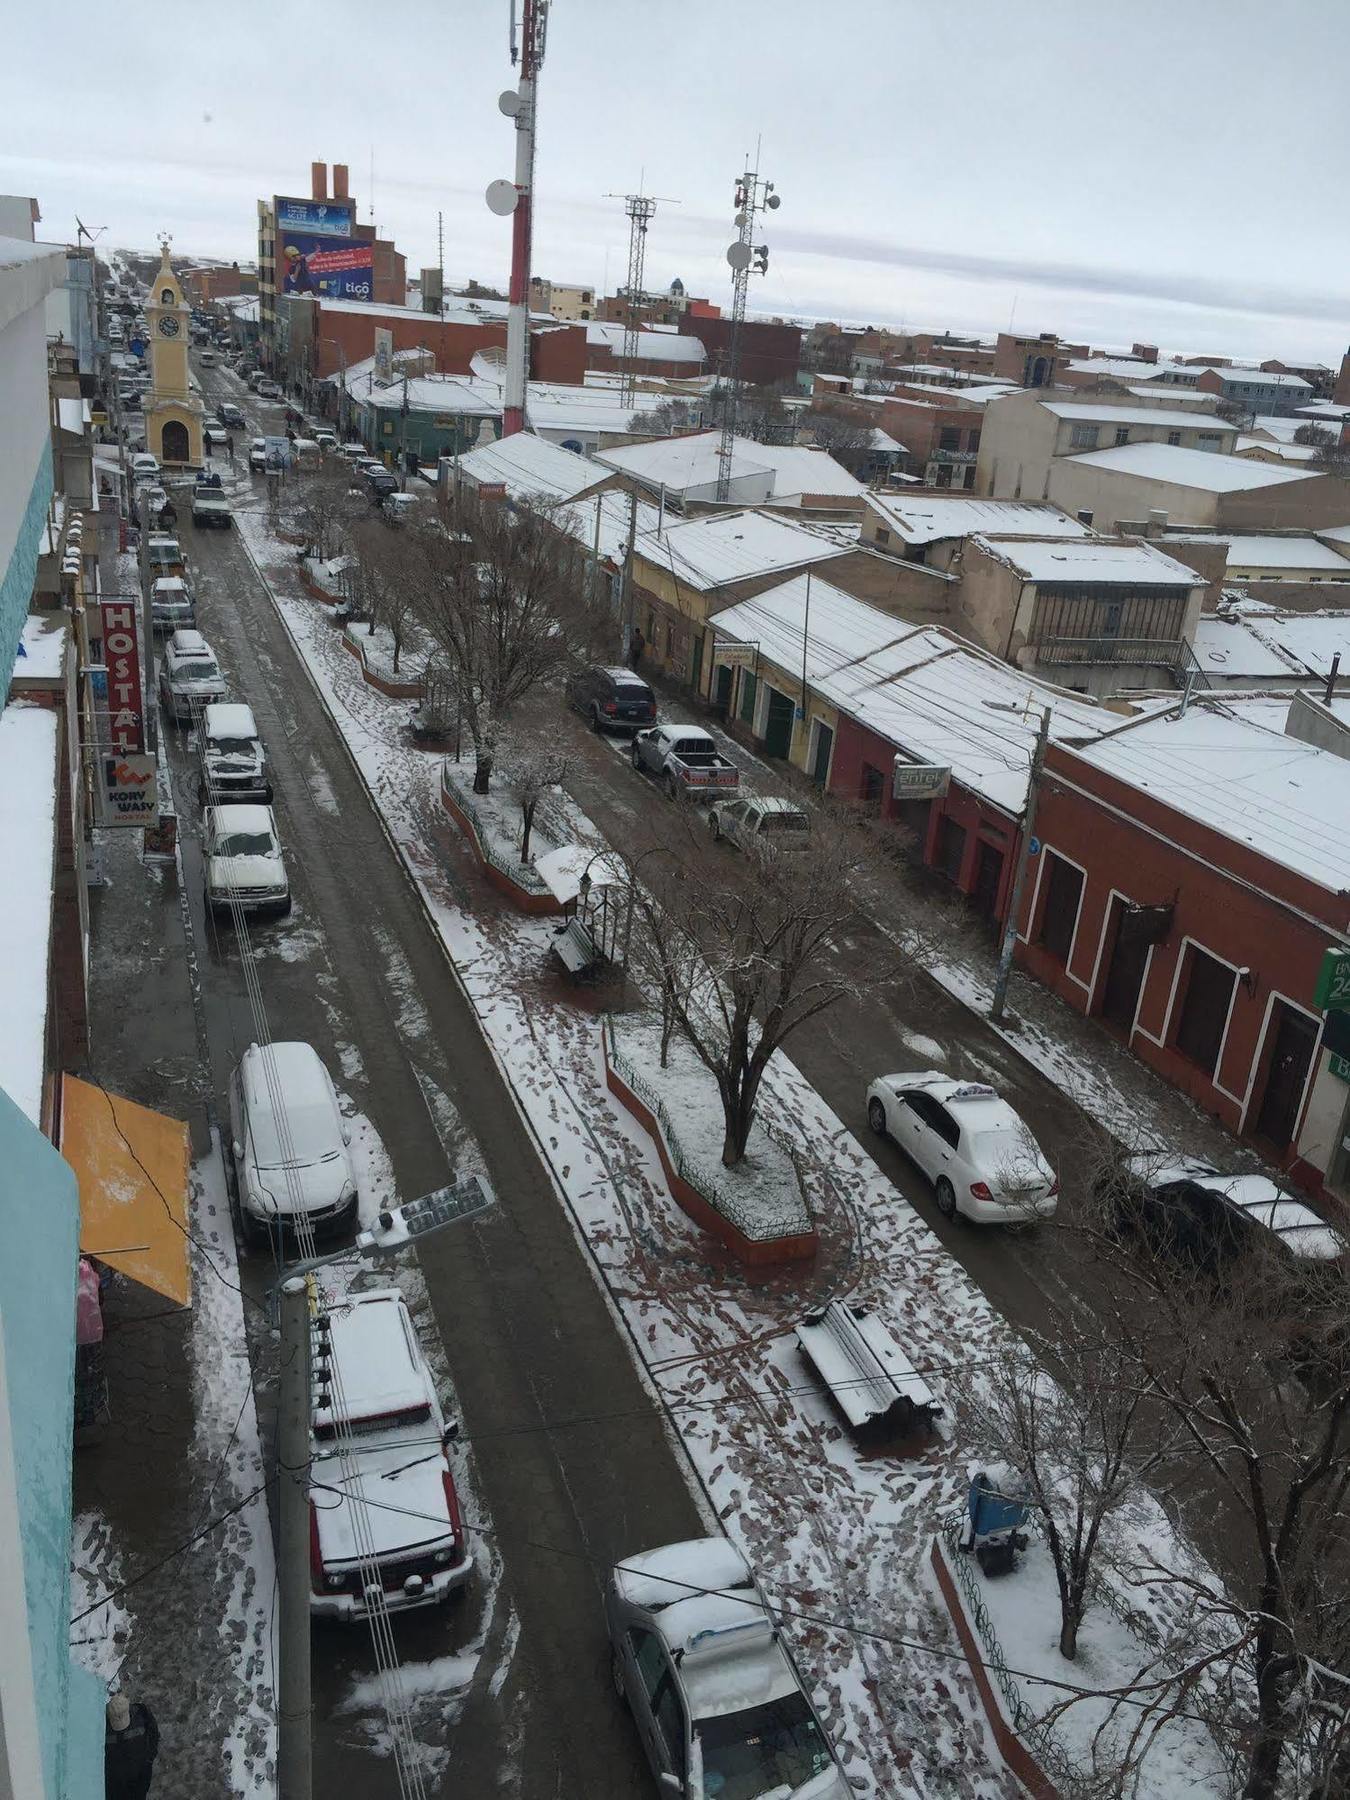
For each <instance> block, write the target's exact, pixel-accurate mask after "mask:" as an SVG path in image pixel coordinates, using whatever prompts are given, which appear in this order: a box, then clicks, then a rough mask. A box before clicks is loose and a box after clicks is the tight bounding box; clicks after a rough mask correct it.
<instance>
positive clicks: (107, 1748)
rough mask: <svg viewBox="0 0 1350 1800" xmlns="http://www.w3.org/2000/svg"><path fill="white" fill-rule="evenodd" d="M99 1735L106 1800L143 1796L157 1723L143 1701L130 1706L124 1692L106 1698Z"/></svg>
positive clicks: (136, 1799)
mask: <svg viewBox="0 0 1350 1800" xmlns="http://www.w3.org/2000/svg"><path fill="white" fill-rule="evenodd" d="M107 1719H108V1728H107V1731H106V1732H105V1733H104V1738H103V1791H104V1794H105V1796H106V1800H145V1796H146V1795H147V1794H148V1793H149V1792H150V1779H151V1777H152V1776H153V1774H154V1772H155V1758H156V1756H157V1755H158V1754H159V1726H158V1725H157V1724H156V1723H155V1715H154V1714H153V1713H152V1712H151V1710H150V1708H149V1707H148V1706H146V1705H145V1703H144V1702H143V1701H140V1700H138V1701H137V1702H136V1704H135V1705H134V1706H133V1705H132V1704H131V1702H130V1701H129V1700H128V1699H127V1697H126V1695H125V1694H114V1695H113V1697H112V1698H111V1700H109V1702H108V1709H107Z"/></svg>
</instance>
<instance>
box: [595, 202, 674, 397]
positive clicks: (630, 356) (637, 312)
mask: <svg viewBox="0 0 1350 1800" xmlns="http://www.w3.org/2000/svg"><path fill="white" fill-rule="evenodd" d="M605 198H606V199H607V200H622V201H623V203H624V207H623V209H624V211H625V212H626V213H627V214H628V286H627V289H626V290H625V291H626V292H627V295H628V317H627V318H626V319H625V320H624V325H623V370H622V374H621V379H620V382H619V401H620V404H621V405H624V406H631V405H632V404H633V401H634V398H635V396H636V394H637V362H638V334H639V333H640V331H641V329H642V318H641V314H642V300H643V288H642V282H643V274H644V270H645V265H646V261H647V227H648V226H649V225H650V224H651V222H652V219H653V217H654V215H655V213H656V208H657V205H658V203H661V204H664V205H666V206H678V205H679V204H680V203H679V201H678V200H672V199H671V198H670V196H669V195H668V194H607V195H606V196H605Z"/></svg>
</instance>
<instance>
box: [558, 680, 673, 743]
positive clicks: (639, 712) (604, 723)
mask: <svg viewBox="0 0 1350 1800" xmlns="http://www.w3.org/2000/svg"><path fill="white" fill-rule="evenodd" d="M566 692H567V704H568V705H569V706H574V707H575V708H576V709H577V711H578V712H579V713H584V714H585V716H586V717H587V718H588V719H589V720H590V722H591V729H592V730H593V731H641V730H643V729H644V728H645V727H646V726H649V725H654V724H655V723H656V696H655V694H653V693H652V690H651V689H650V688H649V687H648V686H647V684H646V682H645V681H644V680H643V679H642V677H641V676H640V675H635V674H634V673H633V671H632V670H631V669H623V668H615V669H609V668H605V667H604V666H603V665H602V664H600V663H591V664H590V665H589V666H588V667H587V668H584V669H577V670H576V671H575V673H573V674H571V675H569V676H568V677H567V689H566Z"/></svg>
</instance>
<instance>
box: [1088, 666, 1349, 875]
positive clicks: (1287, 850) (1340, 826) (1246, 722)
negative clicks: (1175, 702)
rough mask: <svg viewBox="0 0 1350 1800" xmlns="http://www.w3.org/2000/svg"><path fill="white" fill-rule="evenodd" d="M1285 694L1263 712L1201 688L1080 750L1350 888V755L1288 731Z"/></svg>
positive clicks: (1189, 812)
mask: <svg viewBox="0 0 1350 1800" xmlns="http://www.w3.org/2000/svg"><path fill="white" fill-rule="evenodd" d="M1281 710H1283V712H1284V713H1285V714H1286V715H1287V711H1288V705H1287V702H1283V701H1276V702H1274V703H1269V702H1267V703H1265V704H1264V705H1263V706H1262V707H1261V709H1260V711H1259V713H1257V712H1253V711H1251V710H1248V709H1245V708H1242V709H1239V708H1234V707H1230V706H1229V705H1228V704H1227V703H1226V702H1225V701H1224V700H1223V699H1222V698H1221V697H1216V698H1213V699H1211V698H1209V697H1207V696H1200V697H1198V698H1197V699H1195V700H1194V701H1192V703H1191V705H1190V706H1188V707H1187V709H1186V711H1185V713H1184V714H1181V713H1180V712H1179V709H1177V708H1172V709H1169V710H1168V711H1167V712H1165V713H1161V714H1159V713H1154V714H1152V715H1149V716H1145V717H1143V718H1141V719H1139V720H1136V721H1133V722H1131V723H1130V724H1128V725H1126V726H1124V727H1123V728H1121V729H1120V730H1117V731H1115V732H1113V733H1112V734H1111V735H1110V736H1109V737H1104V738H1100V739H1098V740H1097V742H1096V743H1092V744H1087V745H1084V746H1082V747H1081V748H1080V749H1079V750H1078V752H1077V754H1078V755H1079V756H1081V757H1082V758H1083V760H1084V761H1085V762H1087V763H1089V764H1090V765H1091V766H1092V767H1093V768H1096V769H1100V770H1101V771H1102V772H1103V774H1106V775H1110V776H1113V777H1114V778H1115V779H1116V780H1118V781H1122V782H1124V783H1126V784H1128V785H1129V786H1131V787H1134V788H1138V789H1139V790H1140V791H1141V792H1144V793H1147V794H1149V795H1150V796H1151V797H1152V798H1153V799H1154V800H1156V801H1157V802H1158V803H1159V804H1161V805H1164V806H1169V807H1171V808H1172V809H1173V810H1174V811H1176V812H1178V813H1181V814H1183V815H1184V816H1185V817H1186V818H1189V819H1194V820H1195V821H1196V822H1197V823H1198V824H1201V825H1205V826H1207V827H1208V828H1209V829H1210V830H1212V831H1214V832H1217V833H1218V834H1219V835H1220V836H1222V837H1226V838H1229V839H1231V840H1232V841H1233V842H1235V843H1239V844H1244V845H1247V846H1248V847H1249V848H1250V849H1252V850H1254V851H1256V852H1257V854H1258V855H1261V856H1264V857H1266V858H1268V859H1269V860H1270V861H1271V862H1274V863H1277V864H1279V865H1280V866H1281V867H1283V868H1286V869H1290V870H1292V871H1293V872H1294V873H1295V874H1298V875H1301V876H1303V877H1304V878H1305V879H1306V880H1308V881H1311V882H1315V883H1317V884H1318V885H1319V886H1320V887H1323V888H1327V889H1329V890H1330V891H1331V892H1332V893H1334V894H1335V893H1342V892H1344V891H1345V890H1346V889H1348V888H1350V762H1347V761H1346V760H1345V759H1344V758H1343V757H1340V756H1337V755H1335V754H1334V753H1333V752H1331V751H1329V750H1318V749H1316V748H1314V746H1312V745H1311V744H1305V743H1302V742H1300V741H1299V740H1298V739H1297V738H1290V737H1286V736H1285V735H1284V730H1283V723H1282V722H1281V723H1279V724H1276V723H1275V720H1276V719H1279V718H1280V713H1281Z"/></svg>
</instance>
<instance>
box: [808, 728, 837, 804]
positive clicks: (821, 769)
mask: <svg viewBox="0 0 1350 1800" xmlns="http://www.w3.org/2000/svg"><path fill="white" fill-rule="evenodd" d="M833 753H834V731H833V729H832V727H830V726H829V725H826V724H823V723H822V722H821V720H819V719H817V720H816V747H815V751H814V753H813V755H812V757H811V779H812V781H814V782H815V784H816V786H817V787H822V788H823V787H824V786H825V783H826V782H827V781H828V780H829V778H830V757H831V755H832V754H833Z"/></svg>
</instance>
